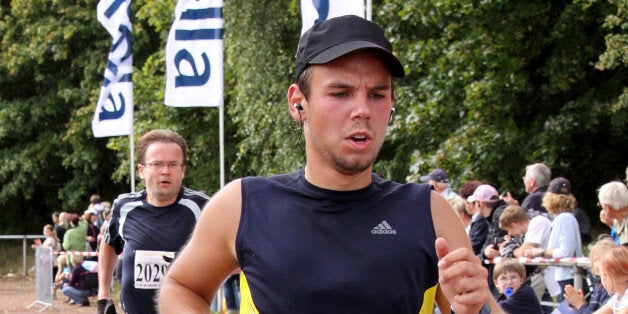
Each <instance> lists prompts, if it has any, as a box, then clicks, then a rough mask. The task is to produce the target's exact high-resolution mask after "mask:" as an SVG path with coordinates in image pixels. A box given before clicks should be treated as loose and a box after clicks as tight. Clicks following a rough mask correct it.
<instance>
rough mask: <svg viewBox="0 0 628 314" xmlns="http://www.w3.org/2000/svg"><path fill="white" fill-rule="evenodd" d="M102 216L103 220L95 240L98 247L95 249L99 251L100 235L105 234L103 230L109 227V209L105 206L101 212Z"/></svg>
mask: <svg viewBox="0 0 628 314" xmlns="http://www.w3.org/2000/svg"><path fill="white" fill-rule="evenodd" d="M102 217H103V219H104V220H103V223H102V226H101V227H100V230H99V232H98V239H97V241H96V242H97V243H98V249H97V250H96V251H100V242H101V241H102V237H103V235H104V234H105V230H106V229H107V228H109V220H111V209H110V208H109V207H105V209H104V210H103V212H102Z"/></svg>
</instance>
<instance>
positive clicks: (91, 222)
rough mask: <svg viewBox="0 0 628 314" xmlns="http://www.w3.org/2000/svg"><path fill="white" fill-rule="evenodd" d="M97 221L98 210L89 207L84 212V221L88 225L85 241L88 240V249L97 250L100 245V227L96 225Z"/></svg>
mask: <svg viewBox="0 0 628 314" xmlns="http://www.w3.org/2000/svg"><path fill="white" fill-rule="evenodd" d="M96 222H97V217H96V211H95V210H94V209H88V210H86V211H85V213H84V214H83V223H84V224H85V225H86V229H87V234H86V236H85V241H86V242H87V244H88V245H87V247H86V249H87V251H90V252H95V251H96V247H97V246H98V234H99V233H100V229H99V228H98V227H97V226H96V225H95V223H96Z"/></svg>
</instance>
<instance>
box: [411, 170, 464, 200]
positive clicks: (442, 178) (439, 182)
mask: <svg viewBox="0 0 628 314" xmlns="http://www.w3.org/2000/svg"><path fill="white" fill-rule="evenodd" d="M420 180H421V182H427V183H429V184H431V185H432V186H433V187H434V191H436V192H438V193H440V194H442V195H443V197H444V198H445V199H446V200H449V199H450V198H453V197H455V196H457V195H458V194H456V192H454V190H452V189H451V185H450V184H449V178H447V173H445V171H444V170H443V169H439V168H436V169H434V170H432V172H430V173H429V174H428V175H426V176H422V177H421V178H420Z"/></svg>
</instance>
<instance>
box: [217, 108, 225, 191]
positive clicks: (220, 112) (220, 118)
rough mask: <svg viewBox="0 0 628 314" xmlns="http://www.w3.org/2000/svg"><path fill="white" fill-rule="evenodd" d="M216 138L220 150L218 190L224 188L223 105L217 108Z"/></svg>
mask: <svg viewBox="0 0 628 314" xmlns="http://www.w3.org/2000/svg"><path fill="white" fill-rule="evenodd" d="M218 134H219V135H218V138H219V142H220V144H219V146H220V148H219V150H220V188H222V187H223V186H225V105H224V103H223V104H222V105H220V106H218Z"/></svg>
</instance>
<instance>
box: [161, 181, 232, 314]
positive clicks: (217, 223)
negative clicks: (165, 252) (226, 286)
mask: <svg viewBox="0 0 628 314" xmlns="http://www.w3.org/2000/svg"><path fill="white" fill-rule="evenodd" d="M241 204H242V194H241V185H240V181H239V180H237V181H234V182H231V183H230V184H228V185H227V186H225V187H224V188H223V189H222V190H220V191H219V192H218V193H217V194H216V195H215V196H214V197H213V198H212V199H211V200H210V201H209V202H208V203H207V205H206V206H205V209H204V210H203V213H202V214H201V217H200V219H199V221H198V223H197V225H196V228H195V229H194V233H193V234H192V237H191V239H190V241H189V242H188V244H187V245H186V246H185V248H184V249H183V250H182V251H181V253H180V255H179V256H178V257H177V258H176V259H175V261H174V262H173V264H172V265H171V267H170V270H169V271H168V274H167V276H166V278H165V280H164V282H163V285H162V286H161V289H160V291H159V295H158V308H159V312H160V313H187V312H196V313H203V312H209V306H210V304H211V301H212V299H213V297H214V295H215V294H216V291H217V290H218V288H219V287H220V285H221V284H222V283H223V281H224V280H225V279H226V278H227V276H229V275H230V274H231V273H233V271H234V270H235V269H237V267H238V262H237V258H236V253H235V238H236V233H237V230H238V224H239V222H240V212H241Z"/></svg>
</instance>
